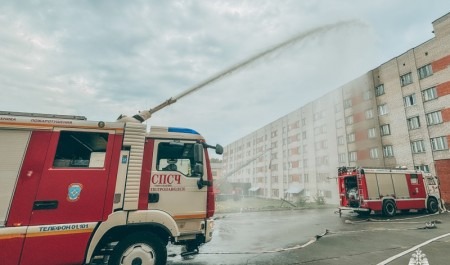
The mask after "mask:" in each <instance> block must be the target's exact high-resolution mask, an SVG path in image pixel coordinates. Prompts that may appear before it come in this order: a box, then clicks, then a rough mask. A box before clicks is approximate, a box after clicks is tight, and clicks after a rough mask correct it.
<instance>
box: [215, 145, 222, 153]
mask: <svg viewBox="0 0 450 265" xmlns="http://www.w3.org/2000/svg"><path fill="white" fill-rule="evenodd" d="M215 149H216V154H218V155H221V154H223V147H222V146H221V145H220V144H216V148H215Z"/></svg>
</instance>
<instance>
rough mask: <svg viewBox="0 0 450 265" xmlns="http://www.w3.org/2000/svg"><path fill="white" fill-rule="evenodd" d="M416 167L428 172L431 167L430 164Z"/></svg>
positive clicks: (415, 167)
mask: <svg viewBox="0 0 450 265" xmlns="http://www.w3.org/2000/svg"><path fill="white" fill-rule="evenodd" d="M414 169H415V170H420V171H423V172H427V173H429V172H430V167H429V166H428V165H420V166H414Z"/></svg>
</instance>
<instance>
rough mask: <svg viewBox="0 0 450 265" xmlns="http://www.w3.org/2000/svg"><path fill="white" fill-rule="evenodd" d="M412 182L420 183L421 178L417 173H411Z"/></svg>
mask: <svg viewBox="0 0 450 265" xmlns="http://www.w3.org/2000/svg"><path fill="white" fill-rule="evenodd" d="M411 184H419V178H418V177H417V174H411Z"/></svg>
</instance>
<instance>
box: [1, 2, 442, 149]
mask: <svg viewBox="0 0 450 265" xmlns="http://www.w3.org/2000/svg"><path fill="white" fill-rule="evenodd" d="M446 10H448V11H450V3H448V1H443V0H442V1H433V2H431V3H427V2H423V3H419V2H418V3H411V2H410V1H406V0H400V1H387V0H383V1H375V2H365V1H355V0H343V1H332V0H318V1H288V0H285V1H263V0H261V1H256V0H255V1H187V0H183V1H133V2H129V1H87V0H85V1H76V2H73V1H53V2H41V1H27V2H26V3H22V2H18V1H5V3H4V4H3V5H2V7H0V24H1V25H3V26H2V27H1V28H0V42H1V43H2V50H0V87H1V89H0V106H1V108H0V109H2V110H9V111H25V112H50V113H59V114H74V115H84V116H88V118H90V119H97V120H114V119H116V118H117V116H118V115H119V114H121V113H124V114H127V115H133V114H135V112H137V111H138V110H142V109H147V108H151V107H154V106H156V105H158V104H159V103H161V102H163V101H164V100H166V99H168V98H170V97H172V96H175V95H177V94H179V93H181V92H182V91H184V90H185V89H187V88H189V87H192V86H193V85H195V84H198V83H200V82H202V81H203V80H205V79H207V78H208V77H210V76H211V75H213V74H215V73H218V72H220V71H221V70H223V69H225V68H226V67H229V66H231V65H234V64H236V63H237V62H240V61H242V60H243V59H245V58H248V57H249V56H251V55H253V54H255V53H258V52H261V51H263V50H264V49H266V48H267V47H270V46H272V45H274V44H276V43H278V42H280V41H282V40H284V39H287V38H289V37H290V36H293V35H294V34H298V33H301V32H306V31H308V30H310V29H313V28H316V27H320V26H322V25H327V24H328V25H329V24H335V23H338V22H340V21H356V22H355V23H354V24H352V25H349V26H345V27H336V28H333V29H332V30H329V31H327V32H325V33H322V34H318V35H314V36H311V37H308V38H305V39H304V40H302V41H301V42H299V43H297V44H296V45H292V46H290V47H288V48H286V49H284V50H281V51H278V52H276V53H274V54H272V55H269V56H267V57H266V58H263V59H260V60H258V61H257V62H256V63H255V64H253V65H250V66H248V67H246V68H244V69H241V70H240V71H237V72H235V73H234V74H232V75H229V76H227V77H225V78H223V79H222V80H219V81H218V82H216V83H213V84H211V85H209V86H208V87H207V88H205V89H203V90H200V91H198V92H196V93H194V94H192V95H191V96H188V97H186V98H183V99H181V100H180V101H179V102H177V103H175V104H174V105H172V106H170V107H168V108H166V109H164V110H161V111H160V112H157V113H156V114H155V115H154V117H152V119H151V120H150V121H149V122H148V123H149V124H152V125H166V126H184V127H191V128H194V129H196V130H198V131H199V132H201V133H202V134H204V135H205V137H207V140H208V141H211V142H212V143H222V144H227V143H230V142H232V141H234V140H236V139H237V138H240V137H242V136H244V135H246V134H248V133H251V132H252V131H254V130H256V129H258V128H260V127H262V126H264V125H266V124H268V123H270V122H272V121H274V120H276V119H278V118H279V117H281V116H283V115H285V114H287V113H288V112H290V111H293V110H295V109H296V108H299V107H301V106H302V105H304V104H306V103H307V102H309V101H311V100H313V99H315V98H317V97H318V96H321V95H323V94H324V93H327V92H328V91H331V90H333V89H335V88H337V87H339V86H340V85H342V84H344V83H346V82H348V81H350V80H352V79H354V78H356V77H358V76H360V75H362V74H364V73H365V72H367V71H369V70H371V69H372V68H375V67H377V66H378V65H379V64H381V63H383V62H385V61H387V60H389V59H391V58H392V57H394V56H397V55H399V54H401V53H403V52H405V51H406V50H407V49H410V48H412V47H414V46H416V45H419V44H420V43H422V42H424V41H426V40H428V39H429V38H432V37H433V35H432V33H431V30H432V27H431V22H432V21H433V20H435V19H437V18H439V17H440V16H442V15H444V14H445V13H446V12H447V11H446Z"/></svg>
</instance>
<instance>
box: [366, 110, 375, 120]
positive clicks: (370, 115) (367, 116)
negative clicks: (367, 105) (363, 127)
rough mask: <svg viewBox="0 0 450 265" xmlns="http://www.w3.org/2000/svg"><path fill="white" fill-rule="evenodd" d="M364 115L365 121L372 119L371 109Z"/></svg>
mask: <svg viewBox="0 0 450 265" xmlns="http://www.w3.org/2000/svg"><path fill="white" fill-rule="evenodd" d="M365 115H366V119H367V120H368V119H372V118H373V109H368V110H366V112H365Z"/></svg>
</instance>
